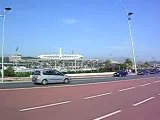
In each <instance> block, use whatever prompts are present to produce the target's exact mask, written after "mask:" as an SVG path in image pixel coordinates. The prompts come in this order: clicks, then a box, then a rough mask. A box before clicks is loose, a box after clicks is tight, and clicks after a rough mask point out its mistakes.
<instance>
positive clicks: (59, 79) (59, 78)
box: [54, 70, 64, 82]
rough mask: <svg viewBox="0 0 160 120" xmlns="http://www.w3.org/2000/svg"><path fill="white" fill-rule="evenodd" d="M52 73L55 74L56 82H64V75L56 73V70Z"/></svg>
mask: <svg viewBox="0 0 160 120" xmlns="http://www.w3.org/2000/svg"><path fill="white" fill-rule="evenodd" d="M54 73H55V79H56V81H57V82H63V80H64V74H63V73H61V72H59V71H57V70H54Z"/></svg>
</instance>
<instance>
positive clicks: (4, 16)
mask: <svg viewBox="0 0 160 120" xmlns="http://www.w3.org/2000/svg"><path fill="white" fill-rule="evenodd" d="M10 10H11V8H10V7H7V8H5V9H4V11H3V14H2V15H0V16H1V17H3V28H2V29H3V30H2V71H1V76H2V82H3V78H4V54H3V50H4V40H5V21H6V13H7V12H8V11H10Z"/></svg>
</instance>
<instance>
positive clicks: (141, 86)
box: [139, 83, 151, 87]
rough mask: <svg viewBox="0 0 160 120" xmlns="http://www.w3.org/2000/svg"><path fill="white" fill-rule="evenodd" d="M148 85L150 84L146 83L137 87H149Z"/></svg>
mask: <svg viewBox="0 0 160 120" xmlns="http://www.w3.org/2000/svg"><path fill="white" fill-rule="evenodd" d="M150 84H151V83H146V84H143V85H139V86H141V87H143V86H147V85H150Z"/></svg>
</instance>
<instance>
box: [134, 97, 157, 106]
mask: <svg viewBox="0 0 160 120" xmlns="http://www.w3.org/2000/svg"><path fill="white" fill-rule="evenodd" d="M152 99H154V97H150V98H148V99H146V100H143V101H141V102H138V103H135V104H133V105H132V106H133V107H135V106H138V105H141V104H143V103H145V102H148V101H150V100H152Z"/></svg>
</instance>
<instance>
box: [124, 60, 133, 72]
mask: <svg viewBox="0 0 160 120" xmlns="http://www.w3.org/2000/svg"><path fill="white" fill-rule="evenodd" d="M124 66H125V67H126V69H132V66H133V62H132V61H131V60H130V59H129V58H127V59H126V60H125V62H124Z"/></svg>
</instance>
